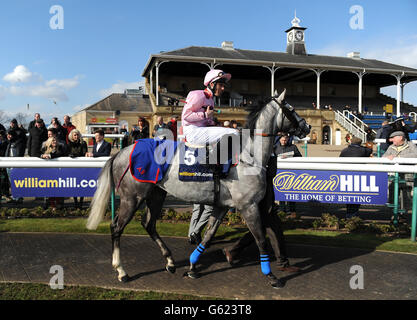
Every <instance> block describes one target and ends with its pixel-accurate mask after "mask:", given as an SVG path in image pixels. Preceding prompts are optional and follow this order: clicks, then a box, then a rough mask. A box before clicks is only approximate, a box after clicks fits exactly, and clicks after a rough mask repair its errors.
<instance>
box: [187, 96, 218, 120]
mask: <svg viewBox="0 0 417 320" xmlns="http://www.w3.org/2000/svg"><path fill="white" fill-rule="evenodd" d="M207 106H212V107H214V100H213V98H212V93H211V92H209V91H208V90H195V91H191V92H190V93H189V94H188V96H187V99H186V104H185V105H184V108H183V109H182V115H181V121H182V123H181V124H182V126H188V125H194V126H197V127H208V126H213V125H215V122H214V121H213V119H211V118H207V117H206V113H205V111H206V110H205V109H204V108H203V107H207Z"/></svg>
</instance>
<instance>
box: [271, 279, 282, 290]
mask: <svg viewBox="0 0 417 320" xmlns="http://www.w3.org/2000/svg"><path fill="white" fill-rule="evenodd" d="M271 286H272V288H274V289H280V288H284V282H283V281H282V280H279V279H277V281H275V282H272V283H271Z"/></svg>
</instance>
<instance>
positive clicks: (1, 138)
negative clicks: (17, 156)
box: [0, 125, 10, 198]
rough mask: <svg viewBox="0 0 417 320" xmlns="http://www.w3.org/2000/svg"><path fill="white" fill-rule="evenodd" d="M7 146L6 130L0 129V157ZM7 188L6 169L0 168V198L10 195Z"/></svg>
mask: <svg viewBox="0 0 417 320" xmlns="http://www.w3.org/2000/svg"><path fill="white" fill-rule="evenodd" d="M1 127H2V128H4V127H3V126H1V125H0V128H1ZM8 144H9V142H8V140H7V133H6V130H4V129H3V130H2V129H0V157H4V156H5V154H6V150H7V146H8ZM9 188H10V182H9V179H8V177H7V171H6V168H0V196H5V197H6V198H7V197H8V196H9V195H10V192H9Z"/></svg>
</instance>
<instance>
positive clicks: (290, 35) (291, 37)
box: [288, 32, 294, 42]
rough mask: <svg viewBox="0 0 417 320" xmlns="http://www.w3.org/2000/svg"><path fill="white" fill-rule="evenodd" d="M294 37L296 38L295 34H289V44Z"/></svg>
mask: <svg viewBox="0 0 417 320" xmlns="http://www.w3.org/2000/svg"><path fill="white" fill-rule="evenodd" d="M293 37H294V35H293V33H292V32H290V33H289V34H288V42H292V39H293Z"/></svg>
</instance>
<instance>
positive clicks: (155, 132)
mask: <svg viewBox="0 0 417 320" xmlns="http://www.w3.org/2000/svg"><path fill="white" fill-rule="evenodd" d="M164 129H168V126H167V125H166V123H162V125H159V124H156V125H154V127H153V131H152V137H155V136H158V135H159V134H162V133H163V132H164Z"/></svg>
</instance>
